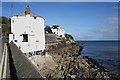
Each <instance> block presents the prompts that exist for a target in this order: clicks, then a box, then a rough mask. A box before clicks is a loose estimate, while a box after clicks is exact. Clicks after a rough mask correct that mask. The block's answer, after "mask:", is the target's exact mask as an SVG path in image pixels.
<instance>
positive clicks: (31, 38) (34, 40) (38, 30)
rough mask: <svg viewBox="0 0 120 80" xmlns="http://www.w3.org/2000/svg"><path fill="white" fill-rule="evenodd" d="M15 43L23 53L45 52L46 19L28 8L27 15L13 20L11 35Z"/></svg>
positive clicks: (22, 14) (16, 16) (17, 16)
mask: <svg viewBox="0 0 120 80" xmlns="http://www.w3.org/2000/svg"><path fill="white" fill-rule="evenodd" d="M11 41H13V42H14V43H15V44H16V45H17V46H18V47H19V48H20V49H21V51H22V52H23V53H29V52H36V51H43V50H44V49H45V32H44V18H43V17H41V16H38V15H36V14H33V13H31V12H30V7H29V6H27V8H26V11H25V13H21V14H18V15H15V16H13V17H12V18H11V34H9V42H11Z"/></svg>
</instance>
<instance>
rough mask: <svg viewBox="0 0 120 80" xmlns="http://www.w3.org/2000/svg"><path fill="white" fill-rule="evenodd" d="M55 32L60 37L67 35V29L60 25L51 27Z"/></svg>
mask: <svg viewBox="0 0 120 80" xmlns="http://www.w3.org/2000/svg"><path fill="white" fill-rule="evenodd" d="M51 30H52V32H53V34H56V35H58V36H59V37H65V31H64V29H63V28H61V27H60V26H59V25H53V26H52V27H51Z"/></svg>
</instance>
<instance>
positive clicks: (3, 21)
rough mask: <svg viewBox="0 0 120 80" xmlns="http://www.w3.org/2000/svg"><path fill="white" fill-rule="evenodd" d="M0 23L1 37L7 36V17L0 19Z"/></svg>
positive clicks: (8, 28) (8, 31)
mask: <svg viewBox="0 0 120 80" xmlns="http://www.w3.org/2000/svg"><path fill="white" fill-rule="evenodd" d="M0 23H1V24H2V36H8V34H9V33H10V19H9V18H7V17H4V16H2V17H0Z"/></svg>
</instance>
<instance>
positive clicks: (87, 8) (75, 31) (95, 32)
mask: <svg viewBox="0 0 120 80" xmlns="http://www.w3.org/2000/svg"><path fill="white" fill-rule="evenodd" d="M27 5H29V6H30V8H31V12H32V13H35V14H37V15H40V16H42V17H44V18H45V25H49V26H52V25H54V24H58V25H60V26H61V27H63V28H64V29H65V32H66V33H68V34H71V35H72V36H73V37H74V39H75V40H117V39H118V2H2V16H6V17H9V18H10V17H12V16H13V15H16V14H19V13H23V12H25V9H26V6H27Z"/></svg>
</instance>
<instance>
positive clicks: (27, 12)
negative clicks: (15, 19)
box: [25, 5, 30, 15]
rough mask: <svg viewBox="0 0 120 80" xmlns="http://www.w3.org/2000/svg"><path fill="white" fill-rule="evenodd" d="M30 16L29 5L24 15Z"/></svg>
mask: <svg viewBox="0 0 120 80" xmlns="http://www.w3.org/2000/svg"><path fill="white" fill-rule="evenodd" d="M29 14H30V7H29V5H28V6H27V7H26V11H25V15H29Z"/></svg>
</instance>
